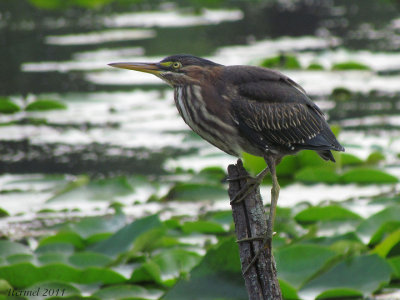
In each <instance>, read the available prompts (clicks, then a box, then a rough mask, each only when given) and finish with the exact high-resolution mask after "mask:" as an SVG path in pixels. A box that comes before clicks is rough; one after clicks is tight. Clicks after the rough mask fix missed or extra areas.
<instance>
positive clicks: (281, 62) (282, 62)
mask: <svg viewBox="0 0 400 300" xmlns="http://www.w3.org/2000/svg"><path fill="white" fill-rule="evenodd" d="M261 66H262V67H265V68H282V69H290V70H298V69H301V65H300V62H299V60H298V59H297V57H296V56H294V55H278V56H275V57H270V58H266V59H264V60H263V61H262V62H261Z"/></svg>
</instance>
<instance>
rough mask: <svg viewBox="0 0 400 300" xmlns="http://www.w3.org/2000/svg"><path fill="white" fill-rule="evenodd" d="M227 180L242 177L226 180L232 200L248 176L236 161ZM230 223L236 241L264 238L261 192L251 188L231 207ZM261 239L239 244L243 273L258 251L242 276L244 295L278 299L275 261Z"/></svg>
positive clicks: (267, 299) (264, 228)
mask: <svg viewBox="0 0 400 300" xmlns="http://www.w3.org/2000/svg"><path fill="white" fill-rule="evenodd" d="M228 176H229V178H243V179H240V180H232V181H229V190H228V193H229V197H230V199H231V200H232V199H233V197H234V196H235V195H236V194H237V193H238V192H239V191H240V189H241V188H242V187H243V186H244V185H245V184H246V176H249V174H248V173H247V171H246V169H245V168H244V167H243V163H242V161H241V160H240V159H239V160H238V161H237V164H236V165H229V167H228ZM232 214H233V221H234V223H235V232H236V236H237V239H238V240H242V239H246V238H252V237H253V238H254V237H264V236H265V234H266V232H267V221H266V215H265V210H264V206H263V202H262V198H261V195H260V189H259V188H257V189H254V191H252V192H251V193H250V194H248V195H247V197H246V198H245V199H244V200H243V201H241V202H239V203H233V204H232ZM263 244H264V242H263V241H262V240H254V241H249V242H240V243H239V252H240V261H241V264H242V270H245V269H246V267H247V266H248V265H249V264H250V263H251V261H252V258H253V257H254V255H255V254H256V253H257V252H258V251H261V253H260V255H259V258H258V259H257V261H256V262H255V263H254V264H253V265H252V266H251V267H250V269H249V270H248V271H247V272H246V273H245V274H243V278H244V280H245V284H246V288H247V293H248V295H249V299H250V300H261V299H262V300H281V299H282V293H281V289H280V287H279V282H278V278H277V272H276V267H275V260H274V257H273V256H272V251H271V249H269V248H268V247H264V245H263Z"/></svg>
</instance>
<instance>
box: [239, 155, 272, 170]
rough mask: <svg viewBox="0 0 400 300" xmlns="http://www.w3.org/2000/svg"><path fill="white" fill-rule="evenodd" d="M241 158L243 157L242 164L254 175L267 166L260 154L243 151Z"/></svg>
mask: <svg viewBox="0 0 400 300" xmlns="http://www.w3.org/2000/svg"><path fill="white" fill-rule="evenodd" d="M242 158H243V166H244V167H245V168H246V170H247V171H248V172H249V173H250V174H252V175H256V174H258V173H260V172H261V171H262V170H264V169H265V168H266V167H267V164H266V163H265V160H264V158H262V157H260V156H255V155H251V154H249V153H246V152H243V153H242Z"/></svg>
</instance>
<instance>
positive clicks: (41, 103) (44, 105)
mask: <svg viewBox="0 0 400 300" xmlns="http://www.w3.org/2000/svg"><path fill="white" fill-rule="evenodd" d="M55 109H67V106H66V105H65V104H64V103H62V102H60V101H56V100H51V99H41V100H36V101H34V102H31V103H29V104H28V105H27V106H26V107H25V110H26V111H45V110H55Z"/></svg>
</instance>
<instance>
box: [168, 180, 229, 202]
mask: <svg viewBox="0 0 400 300" xmlns="http://www.w3.org/2000/svg"><path fill="white" fill-rule="evenodd" d="M221 198H228V194H227V192H226V190H225V189H224V188H223V187H222V186H220V185H214V184H199V183H181V182H179V183H177V184H176V185H175V186H174V187H172V189H171V190H170V191H169V192H168V194H167V195H166V196H165V197H164V199H165V200H175V201H199V200H215V199H221Z"/></svg>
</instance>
